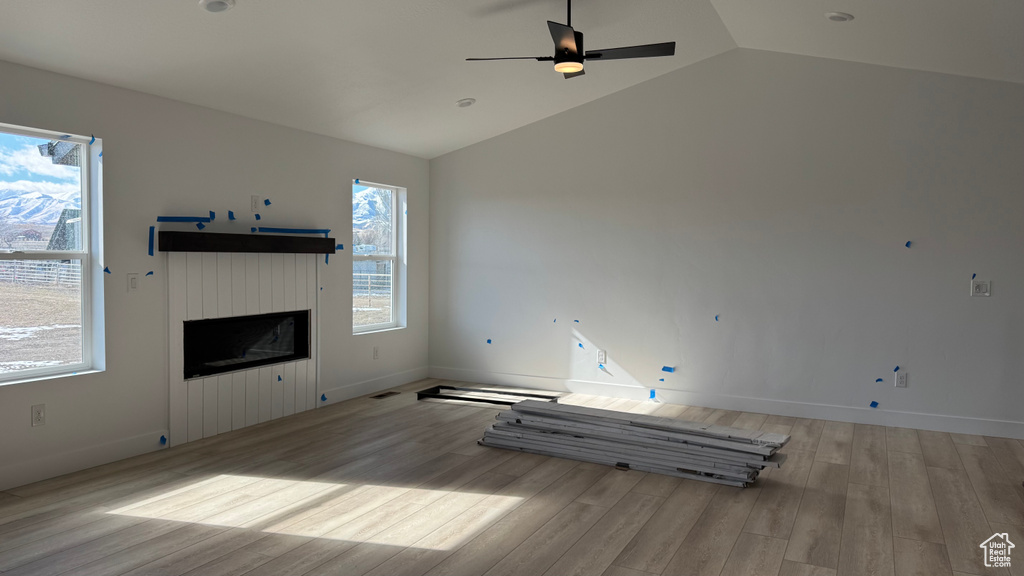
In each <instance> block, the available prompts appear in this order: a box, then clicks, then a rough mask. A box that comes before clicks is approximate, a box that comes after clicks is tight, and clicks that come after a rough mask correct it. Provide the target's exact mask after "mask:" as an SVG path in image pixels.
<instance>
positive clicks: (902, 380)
mask: <svg viewBox="0 0 1024 576" xmlns="http://www.w3.org/2000/svg"><path fill="white" fill-rule="evenodd" d="M896 387H897V388H906V387H907V373H906V372H902V371H901V372H897V373H896Z"/></svg>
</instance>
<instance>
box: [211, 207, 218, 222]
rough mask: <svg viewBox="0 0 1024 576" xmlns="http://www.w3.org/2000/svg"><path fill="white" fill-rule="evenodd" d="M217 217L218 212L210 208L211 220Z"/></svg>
mask: <svg viewBox="0 0 1024 576" xmlns="http://www.w3.org/2000/svg"><path fill="white" fill-rule="evenodd" d="M216 219H217V213H216V212H214V211H213V210H210V221H211V222H212V221H214V220H216Z"/></svg>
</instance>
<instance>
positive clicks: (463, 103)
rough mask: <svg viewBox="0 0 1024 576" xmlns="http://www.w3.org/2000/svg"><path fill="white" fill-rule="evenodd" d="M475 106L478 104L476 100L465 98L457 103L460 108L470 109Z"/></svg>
mask: <svg viewBox="0 0 1024 576" xmlns="http://www.w3.org/2000/svg"><path fill="white" fill-rule="evenodd" d="M473 104H476V98H463V99H462V100H459V101H458V102H456V103H455V105H456V106H458V107H459V108H469V107H470V106H472V105H473Z"/></svg>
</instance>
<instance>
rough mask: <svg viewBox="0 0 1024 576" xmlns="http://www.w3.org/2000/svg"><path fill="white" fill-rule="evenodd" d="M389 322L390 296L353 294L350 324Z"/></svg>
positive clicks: (367, 324) (361, 324) (364, 324)
mask: <svg viewBox="0 0 1024 576" xmlns="http://www.w3.org/2000/svg"><path fill="white" fill-rule="evenodd" d="M389 323H391V298H390V297H387V296H369V297H367V296H353V297H352V325H353V326H369V325H371V324H389Z"/></svg>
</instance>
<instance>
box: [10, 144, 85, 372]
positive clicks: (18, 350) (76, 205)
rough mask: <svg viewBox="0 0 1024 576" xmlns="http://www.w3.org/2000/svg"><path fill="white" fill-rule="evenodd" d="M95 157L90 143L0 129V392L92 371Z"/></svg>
mask: <svg viewBox="0 0 1024 576" xmlns="http://www.w3.org/2000/svg"><path fill="white" fill-rule="evenodd" d="M99 151H100V148H99V145H98V144H97V143H96V141H95V140H94V139H92V138H88V137H85V138H83V137H77V136H69V135H61V134H53V133H49V132H43V131H39V130H31V129H26V128H20V127H16V126H8V125H5V124H0V383H5V382H11V381H14V380H23V379H28V378H35V377H40V376H47V375H56V374H62V373H71V372H74V371H79V370H85V369H91V368H93V367H94V362H93V359H94V357H93V352H94V347H93V339H94V338H93V334H94V333H95V326H94V325H93V323H92V322H91V319H92V314H93V313H94V310H93V307H92V306H91V300H90V294H91V293H92V292H93V287H92V285H91V279H92V275H91V274H90V273H91V272H92V271H93V270H92V267H93V265H94V260H93V258H92V250H93V247H94V244H95V242H94V239H93V238H92V236H91V234H92V233H93V232H94V231H93V230H92V226H93V224H94V222H93V221H92V220H93V219H92V218H90V215H91V214H90V209H91V208H92V206H90V204H91V200H93V198H91V192H90V191H91V190H93V189H95V188H98V182H99V176H98V172H99V170H98V166H97V164H98V162H97V160H98V155H99ZM96 293H98V294H102V291H101V290H97V291H96ZM97 348H102V346H97Z"/></svg>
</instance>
